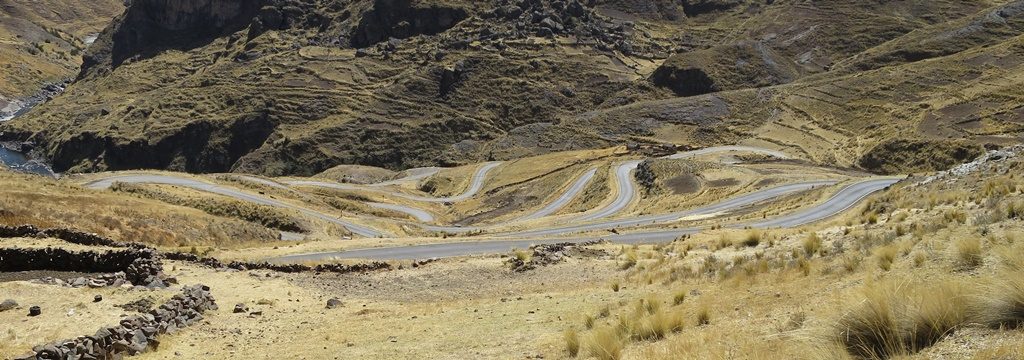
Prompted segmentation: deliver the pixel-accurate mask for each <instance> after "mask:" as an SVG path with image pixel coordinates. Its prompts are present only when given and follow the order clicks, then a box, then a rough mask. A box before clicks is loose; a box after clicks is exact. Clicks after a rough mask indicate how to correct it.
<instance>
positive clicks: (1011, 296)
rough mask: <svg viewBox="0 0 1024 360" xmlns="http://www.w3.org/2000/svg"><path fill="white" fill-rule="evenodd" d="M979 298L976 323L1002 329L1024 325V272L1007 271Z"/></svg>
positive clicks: (975, 313) (975, 314)
mask: <svg viewBox="0 0 1024 360" xmlns="http://www.w3.org/2000/svg"><path fill="white" fill-rule="evenodd" d="M981 294H982V295H981V296H979V297H978V298H977V305H976V308H975V311H974V318H975V320H976V321H978V322H979V323H982V324H986V325H988V326H992V327H996V328H1000V327H1011V328H1020V327H1021V326H1022V325H1024V271H1021V270H1016V271H1005V272H1004V273H1002V274H1000V276H998V277H996V280H995V281H994V282H993V283H992V284H989V285H988V286H986V288H985V289H984V290H983V291H982V292H981Z"/></svg>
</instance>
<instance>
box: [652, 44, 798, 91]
mask: <svg viewBox="0 0 1024 360" xmlns="http://www.w3.org/2000/svg"><path fill="white" fill-rule="evenodd" d="M799 75H800V72H799V71H798V70H797V69H795V68H794V67H793V66H792V65H790V64H789V62H788V61H786V60H785V59H783V58H782V57H780V56H778V55H777V54H775V53H774V52H773V51H772V50H771V49H769V48H768V47H767V46H765V45H764V44H761V43H759V42H753V41H742V42H738V43H735V44H731V45H723V46H716V47H713V48H710V49H706V50H700V51H693V52H687V53H681V54H676V55H673V56H672V57H670V58H668V59H666V60H665V62H664V63H662V65H661V66H659V67H658V68H657V69H656V70H655V71H654V73H653V74H652V75H651V81H652V82H653V83H654V84H655V85H657V86H661V87H666V88H669V89H671V90H672V91H673V92H675V93H676V95H679V96H695V95H703V94H707V93H713V92H718V91H724V90H738V89H744V88H758V87H765V86H771V85H778V84H785V83H788V82H791V81H793V80H795V79H797V78H798V77H799Z"/></svg>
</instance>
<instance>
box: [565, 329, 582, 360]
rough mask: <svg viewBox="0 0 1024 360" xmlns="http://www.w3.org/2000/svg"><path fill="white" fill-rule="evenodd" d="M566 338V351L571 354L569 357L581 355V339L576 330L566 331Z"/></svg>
mask: <svg viewBox="0 0 1024 360" xmlns="http://www.w3.org/2000/svg"><path fill="white" fill-rule="evenodd" d="M562 337H563V338H565V350H566V351H568V352H569V357H576V355H577V354H579V353H580V337H579V334H577V333H576V330H574V329H566V330H565V332H564V333H563V334H562Z"/></svg>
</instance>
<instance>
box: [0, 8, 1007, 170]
mask: <svg viewBox="0 0 1024 360" xmlns="http://www.w3.org/2000/svg"><path fill="white" fill-rule="evenodd" d="M133 4H134V5H133V6H132V7H131V8H130V9H129V10H128V11H127V12H126V13H125V14H124V15H123V16H121V17H119V18H118V19H117V20H115V22H114V23H113V24H112V25H111V26H109V27H108V28H107V30H105V31H104V32H103V34H102V35H101V36H100V38H99V40H98V42H97V46H94V47H92V48H91V49H90V50H89V52H88V54H86V56H85V59H86V61H85V68H84V69H83V71H82V75H81V77H80V78H79V79H78V80H77V81H76V82H75V84H73V85H72V86H71V88H70V89H69V91H68V92H67V93H66V94H65V95H63V96H60V97H58V98H57V99H55V100H54V101H52V102H49V103H48V104H46V105H44V106H40V107H39V108H38V109H37V110H35V111H33V112H32V113H30V114H28V115H26V116H24V117H23V118H21V119H18V120H15V121H12V122H10V123H8V124H5V125H4V126H3V127H2V131H3V133H4V135H3V138H4V139H7V140H11V139H16V140H31V141H34V142H36V143H38V144H39V145H42V146H41V147H40V155H42V156H45V157H47V158H49V159H51V160H52V162H53V165H54V166H55V168H56V169H57V170H73V171H95V170H118V169H133V168H157V169H172V170H184V171H190V172H224V171H236V172H249V173H258V174H265V175H287V174H295V175H312V174H315V173H319V172H322V171H324V170H327V169H329V168H332V167H334V166H336V165H341V164H360V165H372V166H378V167H385V168H390V169H395V170H400V169H404V168H409V167H416V166H433V165H443V166H448V165H460V164H466V163H471V162H478V161H486V160H502V159H513V158H519V157H523V156H528V155H535V154H541V153H546V152H552V151H562V150H574V149H584V148H599V147H607V146H611V145H618V144H621V143H625V142H651V143H660V142H669V143H674V144H679V145H714V144H722V143H734V142H738V141H746V142H749V143H751V144H757V145H762V146H774V147H776V148H790V149H792V150H795V151H798V152H804V153H806V154H808V157H809V158H811V159H813V160H814V161H818V162H821V163H829V164H832V163H835V164H839V165H843V166H857V167H862V168H864V169H868V170H871V171H877V172H888V173H894V172H903V171H914V170H927V169H933V168H942V167H944V166H948V165H950V164H952V163H954V162H956V161H961V160H965V159H968V158H970V157H972V156H975V155H977V154H979V153H980V149H981V147H982V146H985V145H1000V144H1005V143H1007V142H1012V141H1016V140H1019V139H1020V133H1021V123H1020V118H1021V107H1020V106H1021V105H1020V104H1021V101H1020V100H1021V98H1020V96H1021V94H1020V90H1019V89H1021V86H1019V85H1020V79H1019V76H1017V74H1020V73H1021V71H1020V69H1019V67H1020V52H1021V44H1020V42H1021V39H1020V37H1019V34H1020V32H1021V30H1022V28H1021V25H1022V23H1021V20H1020V18H1021V9H1022V6H1024V3H1022V2H1020V1H952V0H944V1H929V2H920V1H889V2H876V1H821V2H806V1H774V2H771V3H770V4H766V3H765V2H762V1H740V0H735V1H719V0H716V1H703V0H702V1H697V0H692V1H683V2H681V3H673V2H664V1H660V2H659V1H593V2H578V1H568V2H566V1H544V0H530V1H487V2H482V3H481V2H474V3H472V4H470V3H468V2H462V1H456V0H444V1H440V0H417V1H409V0H377V1H368V0H363V1H353V2H345V1H330V0H322V1H315V2H299V1H262V2H246V3H237V2H233V1H221V0H204V1H199V2H195V3H189V4H190V5H181V4H178V5H173V4H172V5H169V4H167V3H165V2H160V1H136V2H134V3H133ZM950 140H954V141H950ZM919 149H924V150H925V151H929V152H932V153H942V154H944V155H943V157H945V158H948V160H938V161H935V162H925V163H922V162H914V161H909V162H902V163H901V162H900V161H897V160H896V159H900V158H902V155H901V154H904V153H906V152H907V151H911V150H912V151H917V150H919ZM911 165H912V166H911Z"/></svg>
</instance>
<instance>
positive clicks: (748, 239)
mask: <svg viewBox="0 0 1024 360" xmlns="http://www.w3.org/2000/svg"><path fill="white" fill-rule="evenodd" d="M763 237H764V235H763V234H761V232H760V231H756V230H751V231H750V232H748V233H747V235H746V236H744V237H743V241H740V243H739V245H743V246H746V247H757V246H758V245H760V244H761V239H762V238H763Z"/></svg>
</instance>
